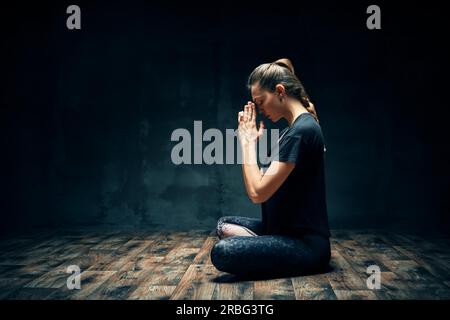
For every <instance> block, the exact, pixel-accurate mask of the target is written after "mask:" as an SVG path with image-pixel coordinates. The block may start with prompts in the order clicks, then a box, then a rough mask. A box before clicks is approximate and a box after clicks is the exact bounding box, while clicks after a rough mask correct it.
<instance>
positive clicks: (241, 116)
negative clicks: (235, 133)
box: [238, 111, 244, 122]
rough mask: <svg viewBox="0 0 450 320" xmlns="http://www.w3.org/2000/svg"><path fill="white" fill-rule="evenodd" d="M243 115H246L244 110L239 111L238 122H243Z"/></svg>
mask: <svg viewBox="0 0 450 320" xmlns="http://www.w3.org/2000/svg"><path fill="white" fill-rule="evenodd" d="M243 117H244V112H243V111H240V112H239V113H238V122H241V121H242V118H243Z"/></svg>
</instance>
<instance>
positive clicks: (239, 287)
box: [212, 281, 254, 300]
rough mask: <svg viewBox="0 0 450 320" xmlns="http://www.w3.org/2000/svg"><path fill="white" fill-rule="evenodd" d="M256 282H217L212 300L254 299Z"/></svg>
mask: <svg viewBox="0 0 450 320" xmlns="http://www.w3.org/2000/svg"><path fill="white" fill-rule="evenodd" d="M253 298H254V283H253V282H252V281H242V282H237V283H217V285H216V288H215V291H214V294H213V296H212V300H253Z"/></svg>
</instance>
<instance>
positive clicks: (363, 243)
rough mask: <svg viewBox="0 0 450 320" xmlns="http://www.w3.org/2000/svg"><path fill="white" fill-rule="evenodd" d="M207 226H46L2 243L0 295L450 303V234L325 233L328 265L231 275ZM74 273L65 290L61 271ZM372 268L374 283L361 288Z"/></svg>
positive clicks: (350, 231) (82, 297)
mask: <svg viewBox="0 0 450 320" xmlns="http://www.w3.org/2000/svg"><path fill="white" fill-rule="evenodd" d="M217 241H218V239H217V238H216V237H215V235H214V232H213V231H208V230H193V231H191V232H187V231H183V232H175V231H174V232H169V231H160V232H143V231H139V232H130V231H127V232H125V231H124V232H120V231H114V232H101V231H92V230H89V231H83V230H71V231H64V232H63V231H59V232H57V231H54V232H41V233H39V234H36V235H30V236H21V237H14V238H8V239H2V240H0V299H131V300H142V299H189V300H196V299H204V300H210V299H220V300H239V299H243V300H253V299H256V300H273V299H282V300H292V299H297V300H303V299H307V300H314V299H327V300H335V299H342V300H348V299H370V300H376V299H383V300H384V299H389V300H390V299H450V266H449V262H450V238H449V237H448V236H446V235H442V234H432V235H424V234H422V235H419V234H407V233H401V234H399V233H390V232H387V231H380V230H376V231H370V230H333V231H332V238H331V243H332V261H331V266H332V267H333V269H332V271H330V272H328V273H325V274H320V275H312V276H304V277H292V278H279V279H266V280H255V281H249V280H248V279H247V280H240V281H237V280H236V281H233V280H232V279H233V276H231V275H228V274H226V273H223V272H220V271H218V270H217V269H216V268H215V267H214V266H213V265H212V264H211V258H210V251H211V248H212V247H213V246H214V244H215V243H216V242H217ZM70 265H77V266H79V267H80V269H81V289H80V290H69V289H68V288H67V279H68V277H69V276H70V274H69V273H67V267H68V266H70ZM371 265H377V266H378V267H379V268H380V272H381V273H380V274H381V288H380V289H378V290H376V289H369V288H368V286H367V278H368V277H369V274H368V273H367V267H369V266H371Z"/></svg>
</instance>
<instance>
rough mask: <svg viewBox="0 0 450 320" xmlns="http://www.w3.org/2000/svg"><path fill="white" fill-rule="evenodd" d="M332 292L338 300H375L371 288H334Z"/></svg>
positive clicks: (375, 297)
mask: <svg viewBox="0 0 450 320" xmlns="http://www.w3.org/2000/svg"><path fill="white" fill-rule="evenodd" d="M334 293H335V294H336V297H337V298H338V299H339V300H377V296H376V294H375V293H374V292H373V291H371V290H334Z"/></svg>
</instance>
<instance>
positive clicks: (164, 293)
mask: <svg viewBox="0 0 450 320" xmlns="http://www.w3.org/2000/svg"><path fill="white" fill-rule="evenodd" d="M175 288H176V286H155V285H147V284H143V285H141V286H139V287H138V288H137V289H136V290H135V291H134V292H132V293H131V295H130V296H129V297H128V299H129V300H168V299H170V296H171V295H172V294H173V292H174V290H175Z"/></svg>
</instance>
